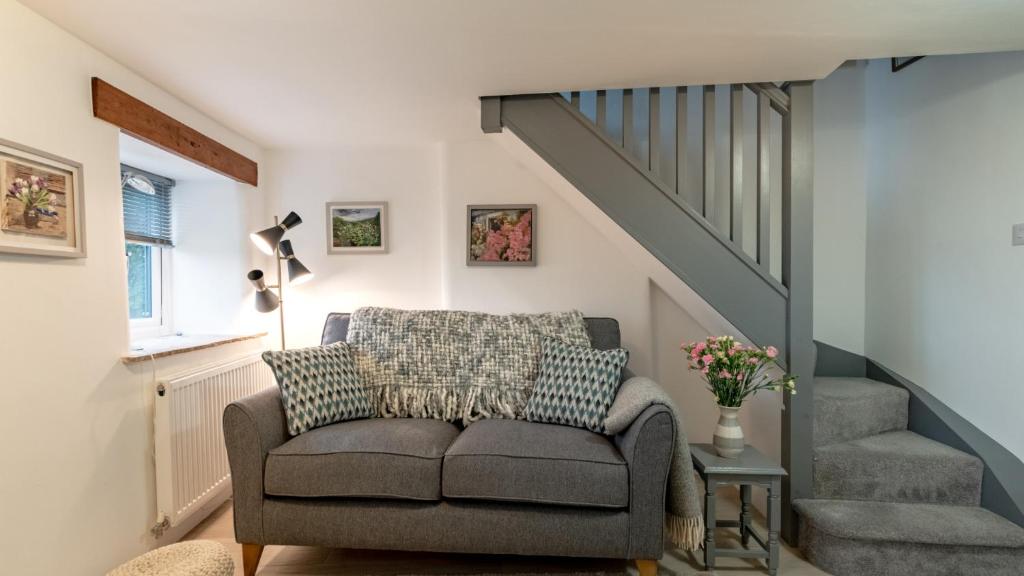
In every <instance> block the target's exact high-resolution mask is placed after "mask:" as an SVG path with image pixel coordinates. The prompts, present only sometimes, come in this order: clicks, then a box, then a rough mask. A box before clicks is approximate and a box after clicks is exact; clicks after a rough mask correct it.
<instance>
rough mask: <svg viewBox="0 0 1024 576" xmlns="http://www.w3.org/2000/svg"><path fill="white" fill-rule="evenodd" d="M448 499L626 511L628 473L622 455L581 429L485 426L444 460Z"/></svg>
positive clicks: (466, 434)
mask: <svg viewBox="0 0 1024 576" xmlns="http://www.w3.org/2000/svg"><path fill="white" fill-rule="evenodd" d="M442 476H443V480H442V489H441V492H442V494H443V495H444V497H445V498H453V499H455V498H467V499H475V500H501V501H515V502H531V503H537V504H553V505H563V506H594V507H601V508H626V507H627V506H628V505H629V471H628V469H627V466H626V461H625V460H624V459H623V458H622V455H621V454H620V453H619V450H618V449H617V448H616V447H615V446H614V445H613V444H612V443H611V442H610V441H609V439H608V438H607V437H605V436H602V435H600V434H595V433H593V432H590V431H588V430H583V429H581V428H572V427H568V426H558V425H555V424H538V423H533V422H524V421H522V420H498V419H492V420H481V421H479V422H474V423H473V424H470V425H469V427H467V428H466V429H465V430H464V431H463V432H462V434H460V435H459V437H458V438H457V439H456V440H455V442H454V443H453V444H452V445H451V447H450V448H448V452H447V453H446V454H445V457H444V471H443V475H442Z"/></svg>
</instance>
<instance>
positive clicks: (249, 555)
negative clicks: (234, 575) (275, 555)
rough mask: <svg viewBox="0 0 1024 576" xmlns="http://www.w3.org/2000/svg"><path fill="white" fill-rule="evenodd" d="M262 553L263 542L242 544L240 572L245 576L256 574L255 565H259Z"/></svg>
mask: <svg viewBox="0 0 1024 576" xmlns="http://www.w3.org/2000/svg"><path fill="white" fill-rule="evenodd" d="M262 555H263V544H242V573H244V574H245V576H256V567H257V566H259V565H260V556H262Z"/></svg>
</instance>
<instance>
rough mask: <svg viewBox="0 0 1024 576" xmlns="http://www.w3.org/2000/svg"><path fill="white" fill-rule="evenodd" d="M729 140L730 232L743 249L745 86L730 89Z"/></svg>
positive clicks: (734, 240) (736, 85)
mask: <svg viewBox="0 0 1024 576" xmlns="http://www.w3.org/2000/svg"><path fill="white" fill-rule="evenodd" d="M729 96H730V111H729V128H730V130H729V132H730V134H729V140H730V147H731V148H732V156H731V161H730V162H731V165H730V167H729V168H730V170H729V173H730V176H731V177H730V183H729V184H730V188H731V189H732V210H731V211H730V220H729V230H730V232H731V234H732V241H733V242H734V243H735V244H736V246H737V247H739V249H740V250H742V249H743V85H742V84H733V85H732V86H731V87H730V93H729Z"/></svg>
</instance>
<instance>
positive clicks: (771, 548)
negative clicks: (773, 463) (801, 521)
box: [768, 478, 782, 576]
mask: <svg viewBox="0 0 1024 576" xmlns="http://www.w3.org/2000/svg"><path fill="white" fill-rule="evenodd" d="M781 524H782V482H781V479H779V478H775V479H773V480H772V484H771V487H770V488H769V489H768V574H769V575H770V576H775V574H776V573H777V572H778V570H779V527H780V525H781Z"/></svg>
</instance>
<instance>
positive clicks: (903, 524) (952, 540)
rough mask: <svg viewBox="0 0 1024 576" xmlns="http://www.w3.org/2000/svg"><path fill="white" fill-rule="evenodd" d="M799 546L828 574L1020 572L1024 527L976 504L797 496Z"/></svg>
mask: <svg viewBox="0 0 1024 576" xmlns="http://www.w3.org/2000/svg"><path fill="white" fill-rule="evenodd" d="M794 506H795V507H796V509H797V511H798V512H799V514H800V550H801V552H803V553H804V555H805V556H807V558H808V560H810V561H811V562H812V563H814V564H815V565H816V566H818V567H820V568H822V569H824V570H826V571H828V572H831V573H832V574H834V575H835V576H861V575H869V574H870V575H877V576H889V575H892V576H896V575H908V574H911V575H912V574H921V575H924V574H927V575H929V576H960V575H964V576H967V575H972V576H973V575H979V576H980V575H984V576H1004V575H1005V576H1011V575H1013V576H1020V574H1021V573H1022V572H1024V529H1022V528H1020V527H1019V526H1017V525H1015V524H1013V523H1012V522H1010V521H1008V520H1006V519H1004V518H1002V517H1001V516H998V515H996V514H993V513H992V512H989V511H988V510H985V509H984V508H979V507H977V506H945V505H940V504H906V503H898V502H862V501H852V500H817V499H816V500H797V501H796V502H794Z"/></svg>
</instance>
